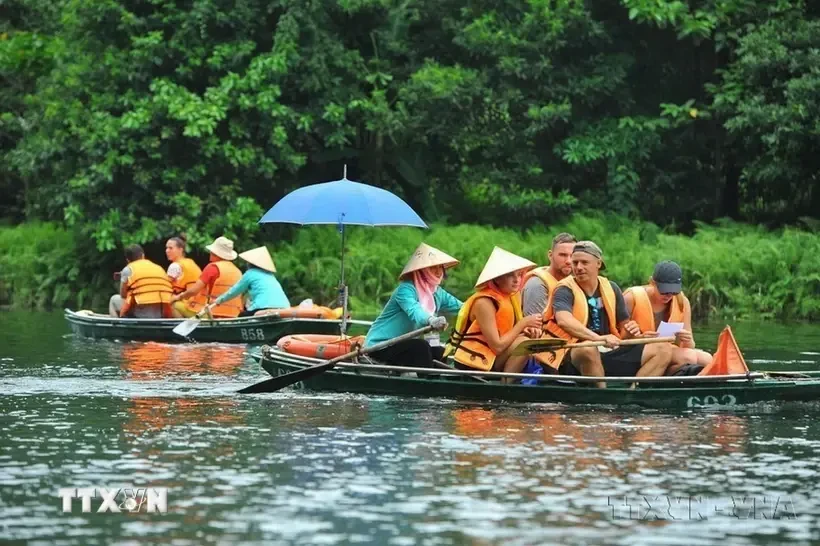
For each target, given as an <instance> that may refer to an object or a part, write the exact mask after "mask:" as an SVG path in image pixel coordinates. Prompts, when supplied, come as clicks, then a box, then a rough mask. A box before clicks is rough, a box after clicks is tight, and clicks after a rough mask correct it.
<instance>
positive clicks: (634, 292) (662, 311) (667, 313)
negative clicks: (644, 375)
mask: <svg viewBox="0 0 820 546" xmlns="http://www.w3.org/2000/svg"><path fill="white" fill-rule="evenodd" d="M624 301H625V302H626V309H627V311H629V314H630V317H631V318H632V320H634V321H635V322H636V323H637V324H638V327H639V328H640V329H641V334H640V336H641V337H656V336H657V335H658V332H657V329H658V326H659V325H660V323H661V321H665V322H669V323H682V324H683V329H682V330H680V331H679V332H678V333H677V334H675V335H676V337H677V338H678V341H677V344H678V346H677V347H675V348H674V351H673V352H672V364H671V365H670V366H669V368H668V369H667V371H666V374H667V375H697V374H698V373H699V372H700V371H701V370H702V369H703V368H705V367H706V366H708V365H709V364H710V363H711V362H712V355H710V354H709V353H707V352H706V351H701V350H699V349H695V338H694V336H693V335H692V307H691V305H690V304H689V298H687V297H686V296H685V295H684V293H683V271H682V270H681V268H680V266H679V265H678V264H676V263H675V262H672V261H663V262H659V263H658V264H656V265H655V271H654V272H653V273H652V277H651V278H650V279H649V284H648V285H645V286H633V287H632V288H629V289H627V290H626V291H625V292H624Z"/></svg>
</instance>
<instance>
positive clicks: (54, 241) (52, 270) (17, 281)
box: [0, 224, 114, 309]
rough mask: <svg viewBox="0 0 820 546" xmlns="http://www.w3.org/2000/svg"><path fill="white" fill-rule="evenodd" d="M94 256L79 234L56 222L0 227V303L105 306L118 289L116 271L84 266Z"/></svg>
mask: <svg viewBox="0 0 820 546" xmlns="http://www.w3.org/2000/svg"><path fill="white" fill-rule="evenodd" d="M89 257H90V254H89V252H88V251H87V250H83V245H82V244H80V237H78V236H77V235H76V234H73V233H72V232H69V231H66V230H64V229H61V228H59V227H57V226H55V225H53V224H27V225H22V226H17V227H2V228H0V303H4V304H7V303H13V305H14V306H16V307H21V308H26V307H29V308H38V309H43V308H52V307H54V308H60V307H62V306H65V305H69V304H70V305H77V306H78V307H92V306H96V307H101V306H104V305H105V304H106V302H107V299H108V296H109V295H110V294H108V292H109V291H110V292H111V293H112V294H113V290H114V284H113V283H112V281H111V272H109V271H105V272H93V271H89V270H88V269H86V268H84V267H83V265H84V264H85V263H87V261H86V260H88V258H89ZM95 261H98V260H95Z"/></svg>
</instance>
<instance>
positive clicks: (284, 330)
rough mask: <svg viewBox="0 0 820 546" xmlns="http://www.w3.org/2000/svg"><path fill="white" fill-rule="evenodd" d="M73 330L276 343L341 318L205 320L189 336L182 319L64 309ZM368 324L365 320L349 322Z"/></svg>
mask: <svg viewBox="0 0 820 546" xmlns="http://www.w3.org/2000/svg"><path fill="white" fill-rule="evenodd" d="M65 318H66V320H67V321H68V323H69V325H70V326H71V331H72V332H73V333H74V334H75V335H78V336H82V337H87V338H93V339H121V340H134V341H171V342H173V341H177V342H185V341H198V342H219V343H275V342H276V341H277V340H278V339H279V338H281V337H283V336H287V335H291V334H303V333H323V334H338V333H339V325H340V321H338V320H330V319H305V318H279V317H275V316H270V315H269V316H262V317H243V318H236V319H220V320H216V321H211V320H203V321H202V322H201V324H200V325H199V326H198V327H197V328H196V329H195V330H194V331H193V332H191V334H190V335H189V336H188V337H181V336H179V335H177V334H175V333H174V332H173V329H174V327H175V326H176V325H178V324H179V323H180V322H182V320H183V319H133V318H116V317H107V316H105V315H97V314H92V315H86V314H80V313H76V312H74V311H72V310H70V309H66V310H65ZM351 323H352V324H353V325H354V326H355V325H367V324H369V323H366V322H363V321H348V324H351Z"/></svg>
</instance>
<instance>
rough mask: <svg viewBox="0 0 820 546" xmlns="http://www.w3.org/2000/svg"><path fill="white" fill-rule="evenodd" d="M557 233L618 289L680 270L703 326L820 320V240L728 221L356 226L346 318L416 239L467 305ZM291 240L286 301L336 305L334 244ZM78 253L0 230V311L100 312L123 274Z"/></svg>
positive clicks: (280, 252) (612, 219)
mask: <svg viewBox="0 0 820 546" xmlns="http://www.w3.org/2000/svg"><path fill="white" fill-rule="evenodd" d="M560 231H569V232H570V233H573V234H574V235H575V236H576V237H578V238H579V239H591V240H594V241H595V242H597V243H598V244H599V245H600V246H601V248H602V249H603V251H604V258H605V261H606V263H607V271H606V272H605V273H606V276H608V277H609V278H611V279H613V280H614V281H616V282H617V283H618V284H619V285H620V286H621V287H622V288H626V287H629V286H632V285H635V284H642V283H645V282H646V281H647V279H648V278H649V276H650V275H651V274H652V269H653V267H654V264H655V263H656V262H657V261H659V260H664V259H671V260H675V261H677V262H678V263H680V264H681V266H682V267H683V271H684V291H685V292H686V293H687V295H688V296H689V298H690V300H691V301H692V307H693V310H694V312H695V314H696V315H697V316H699V317H706V316H713V317H717V316H720V317H724V318H763V319H774V318H776V319H784V320H788V319H802V320H812V319H818V318H820V233H816V232H808V231H801V230H797V229H785V230H780V231H776V232H772V231H767V230H765V229H763V228H758V227H754V226H748V225H739V224H733V223H724V224H721V225H717V226H706V225H700V226H699V227H698V229H697V231H696V233H695V235H694V236H692V237H687V236H683V235H670V234H667V233H664V232H663V231H662V230H660V229H659V228H658V227H657V226H656V225H654V224H650V223H645V222H637V221H633V220H629V219H627V218H623V217H618V216H610V215H603V214H588V215H584V216H581V215H576V216H575V217H573V218H572V219H571V220H569V221H567V222H565V223H562V224H557V225H552V226H536V227H534V228H533V229H531V230H528V231H526V232H524V233H521V232H518V231H515V230H511V229H498V228H490V227H485V226H473V225H457V226H443V225H434V226H432V227H431V229H430V230H420V229H413V228H390V227H384V228H368V227H352V228H350V229H348V230H347V245H346V246H347V254H346V256H345V275H346V281H347V284H348V285H349V286H350V308H351V310H352V311H353V313H354V314H358V315H363V314H372V313H375V312H378V310H379V309H380V308H381V306H382V305H383V304H384V303H385V302H386V301H387V299H388V298H389V297H390V294H391V292H392V291H393V289H394V288H395V287H396V284H397V277H398V274H399V272H401V270H402V268H403V267H404V264H405V263H406V261H407V259H408V257H409V256H410V254H411V253H412V252H413V250H414V249H415V248H416V246H418V244H419V243H420V242H422V241H425V242H427V243H428V244H431V245H433V246H435V247H438V248H440V249H442V250H444V251H445V252H447V253H449V254H452V255H453V256H455V257H456V258H458V259H459V260H461V264H460V265H459V266H458V267H455V268H453V269H451V270H449V272H448V277H447V279H446V280H445V281H444V286H445V288H447V289H448V290H449V291H451V292H452V293H453V294H455V295H456V296H458V297H460V298H462V299H465V298H467V296H469V295H470V294H471V293H472V291H473V285H474V283H475V280H476V278H477V277H478V274H479V272H480V271H481V268H482V267H483V266H484V263H485V262H486V260H487V258H488V257H489V255H490V252H491V251H492V249H493V246H494V245H498V246H501V247H502V248H504V249H506V250H509V251H511V252H514V253H516V254H520V255H522V256H525V257H527V258H529V259H531V260H533V261H534V262H536V263H539V264H542V263H545V261H546V252H547V250H548V248H549V245H550V242H551V240H552V237H553V236H554V235H555V234H556V233H558V232H560ZM295 233H296V235H295V238H294V239H293V241H278V242H276V241H269V242H268V244H269V248H270V249H271V252H272V254H273V256H274V261H275V262H276V267H277V270H278V274H277V276H278V277H279V279H280V281H281V282H282V285H283V287H284V288H285V290H286V292H287V294H288V297H289V298H290V300H291V302H292V303H294V304H295V303H297V302H299V301H300V300H302V299H305V298H312V299H313V300H314V301H315V302H317V303H321V304H330V303H333V302H334V301H335V299H336V296H337V292H336V289H337V286H338V283H339V269H340V261H339V251H340V250H339V244H340V240H339V234H338V233H337V232H336V230H335V229H334V228H333V227H330V226H306V227H301V228H299V229H297V230H296V231H295ZM236 246H237V247H238V248H239V249H240V250H245V249H246V248H250V247H251V246H252V243H250V242H247V243H243V242H242V241H237V242H236ZM82 248H84V246H83V245H82V244H81V241H78V240H76V239H74V237H73V235H72V234H71V233H68V232H66V231H63V230H61V229H59V228H57V227H54V226H52V225H47V224H28V225H23V226H18V227H13V228H4V227H0V302H5V303H8V302H11V303H13V305H14V306H15V307H36V308H47V307H59V306H62V305H66V304H72V305H77V306H78V307H83V306H92V305H93V306H94V308H96V309H99V310H102V309H104V308H105V301H107V298H108V296H109V293H110V291H111V290H112V289H113V288H114V285H113V284H112V282H111V273H112V272H113V271H114V269H115V264H116V266H117V267H122V264H121V263H118V262H121V256H120V254H119V253H112V254H111V255H105V256H101V255H95V254H92V253H89V252H88V251H84V250H82ZM115 254H116V255H115ZM157 258H158V259H159V261H158V263H160V264H161V265H162V266H163V267H164V266H165V265H167V264H166V263H165V261H164V259H162V257H161V256H159V257H157ZM199 261H200V262H202V260H199ZM238 263H241V260H239V261H238ZM200 265H204V263H200Z"/></svg>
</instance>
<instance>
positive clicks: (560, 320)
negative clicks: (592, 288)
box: [551, 286, 603, 341]
mask: <svg viewBox="0 0 820 546" xmlns="http://www.w3.org/2000/svg"><path fill="white" fill-rule="evenodd" d="M574 304H575V296H574V295H573V293H572V290H571V289H570V288H569V287H566V286H559V287H558V288H556V289H555V292H554V293H553V294H552V303H551V305H552V309H553V311H554V312H555V322H556V323H557V324H558V326H560V327H561V329H562V330H564V331H565V332H566V333H568V334H569V335H571V336H572V337H575V338H578V339H580V340H583V341H602V340H603V336H599V335H598V334H596V333H595V332H593V331H592V330H590V329H589V328H587V327H586V324H581V321H580V320H578V319H576V318H575V316H573V314H572V307H573V305H574Z"/></svg>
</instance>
